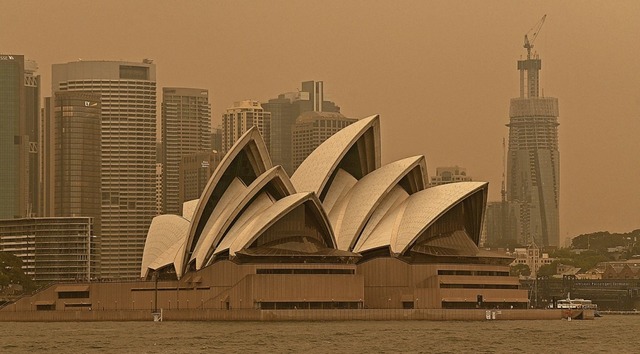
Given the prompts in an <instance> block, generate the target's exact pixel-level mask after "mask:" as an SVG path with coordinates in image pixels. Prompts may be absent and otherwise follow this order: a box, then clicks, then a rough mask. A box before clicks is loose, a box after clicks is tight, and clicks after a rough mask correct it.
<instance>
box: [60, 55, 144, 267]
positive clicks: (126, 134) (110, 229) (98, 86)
mask: <svg viewBox="0 0 640 354" xmlns="http://www.w3.org/2000/svg"><path fill="white" fill-rule="evenodd" d="M56 91H83V92H94V93H99V94H100V95H101V102H102V112H101V114H102V124H101V129H102V138H101V149H102V162H101V189H102V191H101V192H102V193H101V194H102V198H101V204H102V208H101V223H102V224H101V233H102V234H101V235H100V237H101V240H102V242H101V255H102V264H101V276H102V277H103V278H133V277H136V276H137V275H138V274H139V269H140V264H141V259H142V250H143V248H144V241H145V238H146V233H147V230H148V229H149V224H150V223H151V219H152V218H153V217H154V216H155V215H156V188H155V180H156V177H155V176H156V172H155V171H156V81H155V65H154V64H152V63H151V62H150V61H148V60H146V61H145V62H143V63H133V62H118V61H77V62H70V63H66V64H54V65H53V66H52V92H56Z"/></svg>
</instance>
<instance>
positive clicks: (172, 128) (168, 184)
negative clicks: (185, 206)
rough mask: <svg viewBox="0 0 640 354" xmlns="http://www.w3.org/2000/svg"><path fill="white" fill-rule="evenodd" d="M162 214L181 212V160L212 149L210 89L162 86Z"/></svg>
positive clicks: (178, 213) (177, 213)
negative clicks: (189, 155)
mask: <svg viewBox="0 0 640 354" xmlns="http://www.w3.org/2000/svg"><path fill="white" fill-rule="evenodd" d="M162 142H163V144H164V159H163V160H164V161H162V162H163V187H162V192H163V197H162V202H163V205H164V207H163V213H166V214H176V215H180V214H181V211H182V202H183V200H181V199H180V198H179V190H180V187H181V186H180V183H179V180H180V161H181V160H182V157H184V156H186V155H188V154H192V153H195V152H198V151H203V150H209V149H211V105H210V104H209V91H208V90H205V89H199V88H179V87H165V88H163V89H162Z"/></svg>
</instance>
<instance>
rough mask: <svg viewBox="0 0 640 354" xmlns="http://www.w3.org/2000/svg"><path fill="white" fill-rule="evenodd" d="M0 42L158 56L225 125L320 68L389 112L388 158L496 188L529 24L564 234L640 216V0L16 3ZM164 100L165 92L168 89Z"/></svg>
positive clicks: (330, 94)
mask: <svg viewBox="0 0 640 354" xmlns="http://www.w3.org/2000/svg"><path fill="white" fill-rule="evenodd" d="M0 8H1V9H2V11H0V28H1V29H2V30H1V31H0V52H1V53H5V54H24V55H25V56H26V57H27V58H28V59H32V60H35V61H37V62H38V64H39V67H40V69H39V71H38V72H39V73H40V75H41V76H42V84H43V89H42V95H43V97H44V96H48V95H50V85H51V81H50V80H51V64H54V63H64V62H69V61H75V60H78V59H83V60H128V61H138V62H139V61H141V60H142V59H143V58H151V59H153V60H154V62H155V64H156V65H157V69H156V70H157V71H156V74H157V82H158V88H159V90H158V92H161V90H160V88H161V87H165V86H183V87H198V88H205V89H208V90H209V97H210V101H211V104H212V114H213V119H214V124H216V123H218V122H220V121H221V115H222V112H223V111H224V110H225V109H226V108H227V107H230V106H231V105H232V103H233V102H234V101H239V100H243V99H255V100H259V101H261V102H264V101H267V100H268V99H270V98H274V97H276V96H277V95H278V94H279V93H283V92H288V91H295V90H296V89H299V88H300V83H301V82H302V81H307V80H318V81H324V85H325V98H326V99H329V100H332V101H335V102H336V103H337V104H338V105H340V107H341V111H342V113H343V114H344V115H346V116H348V117H355V118H362V117H366V116H369V115H372V114H380V115H381V123H382V158H383V163H388V162H391V161H394V160H397V159H400V158H403V157H407V156H411V155H419V154H423V155H425V156H426V159H427V167H428V172H429V174H430V175H433V174H434V173H435V168H436V167H439V166H450V165H459V166H462V167H465V168H466V169H467V172H468V174H469V175H471V176H472V177H473V179H474V180H483V181H488V182H490V185H489V190H490V192H489V200H490V201H496V200H499V199H500V184H501V179H502V177H501V176H502V170H503V168H502V155H503V153H502V139H503V138H507V136H508V128H507V127H506V126H505V124H507V123H508V121H509V99H510V98H514V97H517V96H518V95H519V91H518V90H519V89H518V83H519V76H518V75H519V74H518V71H517V69H516V61H517V60H518V59H520V58H521V57H522V56H525V55H526V51H525V49H524V48H523V47H522V45H523V37H524V34H525V33H526V32H527V31H528V30H529V29H530V28H531V27H533V26H534V25H535V24H536V23H537V22H538V20H539V19H540V18H541V17H542V16H543V15H544V14H547V18H546V22H545V24H544V26H543V28H542V30H541V32H540V35H539V36H538V38H537V40H536V42H535V47H534V51H535V52H537V53H538V54H539V55H540V58H541V59H542V71H541V79H540V80H541V88H542V89H543V90H544V95H545V96H550V97H557V98H558V99H559V106H560V117H559V123H560V126H559V141H560V142H559V144H560V231H561V239H562V238H565V237H573V236H576V235H578V234H581V233H589V232H595V231H611V232H628V231H631V230H633V229H638V228H640V183H637V180H638V179H639V178H640V139H639V134H640V60H638V58H640V45H639V40H640V21H637V18H635V17H637V14H639V13H640V2H638V1H636V0H631V1H615V2H601V1H528V2H519V1H482V2H480V1H397V2H396V1H393V2H392V1H388V2H382V1H375V2H372V1H321V2H308V1H190V2H174V1H151V0H149V1H109V2H106V1H104V2H103V1H96V2H94V1H91V2H90V1H51V2H40V1H11V0H0ZM158 100H161V97H158Z"/></svg>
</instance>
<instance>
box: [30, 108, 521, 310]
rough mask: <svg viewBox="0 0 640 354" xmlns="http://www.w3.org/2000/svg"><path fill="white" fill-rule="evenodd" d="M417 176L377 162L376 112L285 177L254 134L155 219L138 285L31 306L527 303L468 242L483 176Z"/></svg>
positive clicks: (503, 266)
mask: <svg viewBox="0 0 640 354" xmlns="http://www.w3.org/2000/svg"><path fill="white" fill-rule="evenodd" d="M426 173H427V170H426V162H425V158H424V156H413V157H408V158H405V159H402V160H399V161H395V162H392V163H389V164H386V165H384V166H382V165H381V146H380V120H379V117H378V116H377V115H376V116H371V117H368V118H364V119H361V120H359V121H357V122H355V123H353V124H352V125H349V126H347V127H346V128H344V129H342V130H341V131H339V132H338V133H336V134H335V135H333V136H332V137H330V138H329V139H328V140H326V141H325V142H324V143H323V144H322V145H320V146H319V147H318V148H317V149H316V150H315V151H313V152H312V153H311V155H309V157H308V158H307V159H306V160H305V161H304V162H303V163H302V164H301V165H300V167H299V168H298V169H297V170H296V171H295V173H294V174H293V175H292V176H291V177H289V176H288V175H287V174H286V172H285V171H284V170H283V169H282V167H280V166H273V165H272V163H271V159H270V157H269V154H268V151H267V147H266V146H265V143H264V142H263V140H262V138H261V136H260V134H259V133H258V130H257V129H251V130H249V131H247V132H246V133H245V134H244V135H243V136H242V137H241V138H240V139H239V140H238V141H237V142H236V143H235V145H234V146H233V147H232V148H231V149H230V151H229V152H228V153H227V154H226V156H225V157H224V158H223V159H222V161H221V162H220V164H219V166H218V167H217V169H216V171H215V172H214V174H213V175H212V177H211V178H210V180H209V182H208V184H207V186H206V188H205V190H204V192H203V193H202V195H201V197H200V199H197V200H193V201H189V202H186V203H184V206H183V214H182V215H161V216H158V217H156V218H155V219H154V220H153V222H152V224H151V227H150V229H149V232H148V235H147V240H146V245H145V248H144V254H143V258H142V267H141V274H140V275H141V278H142V280H141V281H138V282H130V283H125V282H123V283H87V284H86V285H69V284H61V285H57V286H53V287H52V288H51V289H50V290H48V291H45V292H43V293H42V294H37V295H35V296H34V297H33V298H32V299H31V303H32V304H34V303H35V304H36V305H35V306H38V309H40V310H45V309H49V310H53V309H56V310H60V309H62V308H63V307H67V306H69V304H71V306H76V307H93V308H99V309H113V308H114V306H115V308H118V306H120V307H121V308H124V307H126V308H131V307H132V306H133V307H134V308H135V307H138V308H143V307H146V308H149V307H150V306H151V305H150V302H153V301H155V302H156V303H157V307H158V308H165V309H171V308H174V309H175V308H187V307H188V308H203V309H204V308H208V309H363V308H368V309H420V308H422V309H439V308H445V309H446V308H469V309H471V308H478V307H480V308H526V307H527V304H528V298H527V291H526V290H521V289H519V282H518V278H517V277H512V276H510V275H509V263H510V262H511V261H512V259H511V258H506V257H505V256H503V255H498V254H493V253H490V252H487V251H484V250H481V249H479V248H478V243H479V240H480V233H481V228H482V222H483V217H484V211H485V206H486V202H487V188H488V184H487V183H484V182H460V183H452V184H447V185H441V186H436V187H431V188H427V184H426V180H427V174H426ZM156 279H157V283H155V282H153V281H151V280H156ZM154 284H156V285H155V286H154ZM47 294H49V295H48V296H47ZM52 294H53V295H52ZM55 294H57V296H55ZM65 294H66V295H65ZM37 296H41V297H39V298H36V297H37ZM74 303H75V304H76V305H73V304H74ZM118 303H119V304H120V305H118ZM132 303H133V304H132ZM154 305H155V304H154Z"/></svg>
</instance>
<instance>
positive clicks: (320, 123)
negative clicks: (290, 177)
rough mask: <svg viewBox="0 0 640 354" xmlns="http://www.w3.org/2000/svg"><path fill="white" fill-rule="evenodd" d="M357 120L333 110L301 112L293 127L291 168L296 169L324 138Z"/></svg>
mask: <svg viewBox="0 0 640 354" xmlns="http://www.w3.org/2000/svg"><path fill="white" fill-rule="evenodd" d="M357 121H358V120H357V119H354V118H347V117H345V116H343V115H342V114H340V113H335V112H313V111H310V112H305V113H302V114H301V115H300V116H299V117H298V119H296V124H295V125H294V127H293V149H292V151H293V169H294V170H296V169H297V168H298V166H300V164H301V163H302V161H304V160H305V159H306V158H307V156H309V155H310V154H311V152H313V150H315V149H316V148H317V147H318V146H320V144H322V143H323V142H324V141H325V140H327V139H328V138H329V137H331V136H332V135H333V134H335V133H337V132H338V131H340V130H341V129H342V128H344V127H346V126H348V125H350V124H352V123H354V122H357Z"/></svg>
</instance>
